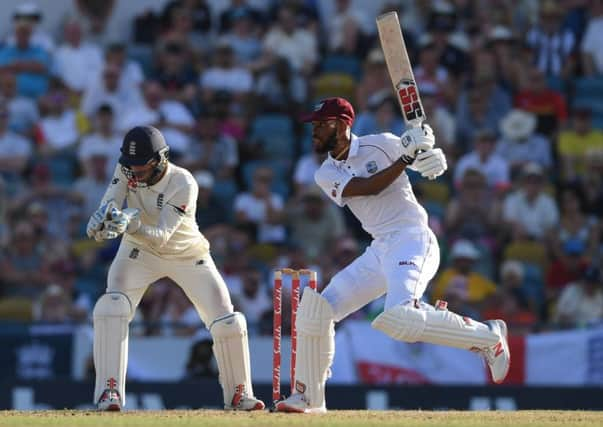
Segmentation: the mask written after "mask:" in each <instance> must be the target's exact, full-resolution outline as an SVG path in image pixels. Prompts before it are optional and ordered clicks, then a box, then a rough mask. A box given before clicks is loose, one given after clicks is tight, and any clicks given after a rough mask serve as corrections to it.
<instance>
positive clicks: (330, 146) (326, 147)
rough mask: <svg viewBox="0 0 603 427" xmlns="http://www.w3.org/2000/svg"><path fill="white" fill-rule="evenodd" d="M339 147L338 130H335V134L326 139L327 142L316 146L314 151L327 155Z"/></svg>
mask: <svg viewBox="0 0 603 427" xmlns="http://www.w3.org/2000/svg"><path fill="white" fill-rule="evenodd" d="M336 146H337V130H336V129H333V133H332V134H331V135H329V137H327V138H326V140H325V142H323V143H322V144H320V145H318V146H316V148H314V151H316V152H317V153H318V154H326V153H328V152H329V151H333V150H334V149H335V147H336Z"/></svg>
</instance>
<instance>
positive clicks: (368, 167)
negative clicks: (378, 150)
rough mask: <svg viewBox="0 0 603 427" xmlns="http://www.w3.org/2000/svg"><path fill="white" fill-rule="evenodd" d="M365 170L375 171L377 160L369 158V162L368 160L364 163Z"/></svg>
mask: <svg viewBox="0 0 603 427" xmlns="http://www.w3.org/2000/svg"><path fill="white" fill-rule="evenodd" d="M366 171H367V172H368V173H375V172H377V162H376V161H374V160H371V161H370V162H368V163H367V164H366Z"/></svg>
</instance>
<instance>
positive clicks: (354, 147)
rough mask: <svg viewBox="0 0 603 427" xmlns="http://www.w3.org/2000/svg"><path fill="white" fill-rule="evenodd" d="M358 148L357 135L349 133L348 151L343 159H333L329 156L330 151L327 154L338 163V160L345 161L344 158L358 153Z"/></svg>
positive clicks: (331, 157)
mask: <svg viewBox="0 0 603 427" xmlns="http://www.w3.org/2000/svg"><path fill="white" fill-rule="evenodd" d="M359 148H360V140H359V139H358V137H357V136H356V135H354V134H351V137H350V150H349V151H348V157H347V158H346V159H344V160H335V158H334V157H333V156H331V153H329V154H328V156H329V159H331V161H333V162H335V163H340V162H345V161H346V160H348V159H349V158H351V157H355V156H356V155H357V154H358V149H359Z"/></svg>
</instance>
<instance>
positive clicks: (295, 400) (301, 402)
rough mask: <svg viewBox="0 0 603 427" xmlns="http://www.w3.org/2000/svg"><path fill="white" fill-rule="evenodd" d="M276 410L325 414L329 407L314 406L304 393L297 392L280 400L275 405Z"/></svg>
mask: <svg viewBox="0 0 603 427" xmlns="http://www.w3.org/2000/svg"><path fill="white" fill-rule="evenodd" d="M274 410H275V411H276V412H289V413H297V414H324V413H325V412H327V408H325V407H324V406H321V407H318V408H313V407H312V406H311V405H310V402H309V401H308V399H306V395H305V394H303V393H295V394H292V395H291V396H289V397H288V398H286V399H285V400H280V401H278V402H276V404H275V405H274Z"/></svg>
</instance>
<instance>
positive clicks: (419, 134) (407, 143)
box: [400, 124, 435, 164]
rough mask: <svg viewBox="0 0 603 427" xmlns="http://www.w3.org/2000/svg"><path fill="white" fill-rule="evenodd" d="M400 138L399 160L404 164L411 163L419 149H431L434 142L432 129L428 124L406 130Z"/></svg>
mask: <svg viewBox="0 0 603 427" xmlns="http://www.w3.org/2000/svg"><path fill="white" fill-rule="evenodd" d="M400 140H401V141H402V156H401V160H402V161H403V162H404V163H406V164H410V163H412V160H413V159H414V158H415V157H416V156H417V154H418V153H419V152H420V151H427V150H431V149H432V148H433V146H434V144H435V136H434V135H433V130H432V129H431V127H430V126H429V125H428V124H423V125H421V127H416V128H410V129H408V130H406V131H405V132H404V133H403V134H402V136H401V137H400Z"/></svg>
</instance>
